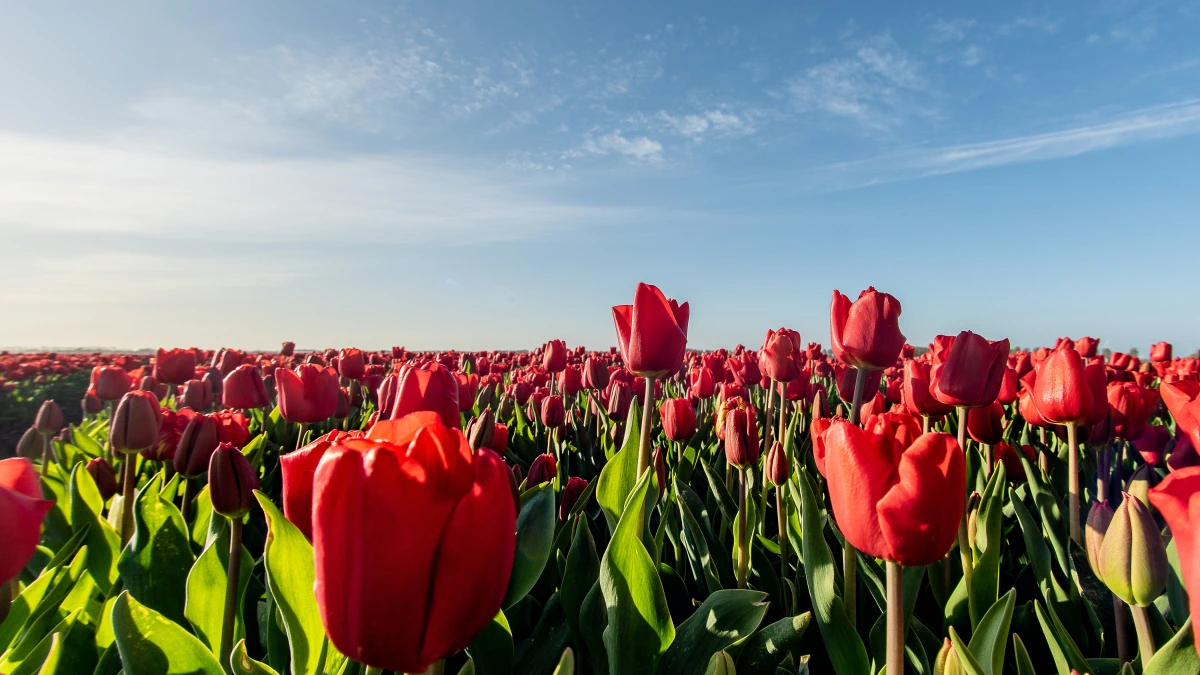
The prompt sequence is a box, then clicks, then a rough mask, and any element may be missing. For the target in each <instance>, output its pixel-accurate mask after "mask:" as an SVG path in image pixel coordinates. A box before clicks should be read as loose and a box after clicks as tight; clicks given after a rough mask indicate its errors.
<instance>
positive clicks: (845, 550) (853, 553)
mask: <svg viewBox="0 0 1200 675" xmlns="http://www.w3.org/2000/svg"><path fill="white" fill-rule="evenodd" d="M866 388H867V370H866V368H855V369H854V399H853V401H851V403H850V424H854V425H857V424H858V409H859V408H861V407H862V400H863V392H864V390H866ZM842 576H843V577H844V579H843V582H844V585H843V588H842V602H844V603H845V604H846V618H848V619H850V625H851V626H854V622H855V617H856V616H857V614H858V551H857V550H855V548H854V544H851V543H850V540H849V539H844V541H843V542H842Z"/></svg>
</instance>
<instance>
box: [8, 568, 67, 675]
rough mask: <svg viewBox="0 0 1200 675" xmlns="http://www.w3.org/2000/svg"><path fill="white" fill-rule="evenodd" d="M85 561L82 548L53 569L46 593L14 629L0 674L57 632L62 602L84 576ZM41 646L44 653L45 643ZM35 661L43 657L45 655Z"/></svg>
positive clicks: (62, 607) (27, 655) (24, 658)
mask: <svg viewBox="0 0 1200 675" xmlns="http://www.w3.org/2000/svg"><path fill="white" fill-rule="evenodd" d="M88 560H89V555H88V548H87V547H86V546H84V547H83V548H81V549H79V552H78V553H76V554H75V557H74V559H72V560H71V564H70V565H67V566H58V567H55V568H53V569H54V573H53V577H52V579H51V581H50V586H49V589H48V591H47V592H46V593H45V595H43V596H42V598H41V600H39V601H38V603H37V605H36V606H34V608H33V610H32V611H31V612H29V618H28V619H26V621H25V623H24V625H22V626H18V627H17V628H18V631H19V632H18V633H17V634H16V635H15V639H13V641H12V644H11V646H9V648H8V651H7V652H5V654H4V656H3V659H4V661H3V662H0V672H11V671H10V670H9V668H10V667H11V666H12V665H13V664H14V663H17V662H23V661H25V660H27V659H28V658H29V654H30V653H31V652H33V651H34V650H35V649H37V648H39V647H40V646H41V643H42V641H43V639H44V638H45V637H46V636H48V635H50V634H51V633H53V632H54V631H55V630H57V627H58V626H59V625H60V623H61V622H62V620H63V617H64V616H66V615H67V613H68V610H66V608H65V607H64V605H65V604H66V599H67V598H68V597H69V596H70V594H71V592H72V591H74V589H75V588H76V587H77V586H79V584H80V581H81V579H83V578H84V577H86V576H87V571H86V568H87V565H88ZM45 647H46V649H45V651H46V652H48V651H49V643H47V644H46V645H45ZM39 658H45V654H44V653H43V654H42V655H41V656H40V657H39Z"/></svg>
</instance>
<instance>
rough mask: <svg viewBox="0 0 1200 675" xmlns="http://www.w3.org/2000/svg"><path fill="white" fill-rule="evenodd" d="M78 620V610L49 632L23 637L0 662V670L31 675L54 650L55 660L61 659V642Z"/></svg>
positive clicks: (13, 673) (56, 624) (11, 673)
mask: <svg viewBox="0 0 1200 675" xmlns="http://www.w3.org/2000/svg"><path fill="white" fill-rule="evenodd" d="M56 616H57V615H56ZM78 618H79V610H75V611H74V612H71V613H70V614H69V615H67V616H66V618H63V619H62V620H61V621H57V622H56V623H55V625H54V626H53V627H52V628H51V629H50V630H49V631H46V632H44V633H41V632H39V633H38V634H36V635H30V636H26V637H23V638H22V639H21V642H19V643H18V644H17V646H16V647H14V648H13V649H11V650H9V651H8V653H6V654H5V655H4V658H3V659H2V660H0V669H2V670H3V672H5V673H9V674H10V675H33V674H34V673H37V672H38V669H39V668H40V667H41V666H43V665H45V663H46V661H48V660H49V659H50V657H51V656H54V654H53V652H54V651H55V650H56V649H57V650H58V651H59V654H58V655H57V656H56V658H61V656H62V652H61V650H62V642H63V640H64V639H65V638H66V635H67V634H68V633H69V632H70V631H71V628H72V627H73V626H74V625H75V624H76V623H77V622H78V621H77V620H78ZM56 667H57V666H56Z"/></svg>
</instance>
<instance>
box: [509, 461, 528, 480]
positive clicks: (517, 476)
mask: <svg viewBox="0 0 1200 675" xmlns="http://www.w3.org/2000/svg"><path fill="white" fill-rule="evenodd" d="M509 474H511V475H512V477H513V480H514V481H516V485H520V484H521V481H523V480H525V472H524V471H522V470H521V467H520V465H516V464H514V465H513V468H512V469H511V470H510V471H509Z"/></svg>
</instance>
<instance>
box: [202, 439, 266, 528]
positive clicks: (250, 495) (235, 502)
mask: <svg viewBox="0 0 1200 675" xmlns="http://www.w3.org/2000/svg"><path fill="white" fill-rule="evenodd" d="M257 489H258V474H257V473H256V472H255V471H254V467H252V466H250V461H249V460H247V459H246V456H245V455H243V454H242V452H241V450H239V449H238V448H236V447H234V446H233V445H232V444H230V443H222V444H220V445H218V446H217V449H216V451H215V452H213V454H212V458H211V459H210V460H209V462H208V493H209V499H211V500H212V508H213V511H215V512H217V513H218V514H220V515H222V516H225V517H226V518H241V517H242V516H244V515H246V514H247V513H249V512H250V507H251V506H253V505H254V491H255V490H257Z"/></svg>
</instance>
